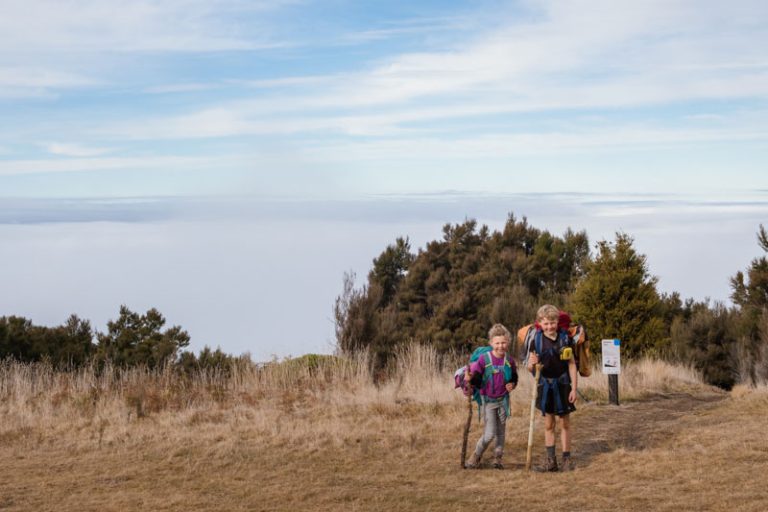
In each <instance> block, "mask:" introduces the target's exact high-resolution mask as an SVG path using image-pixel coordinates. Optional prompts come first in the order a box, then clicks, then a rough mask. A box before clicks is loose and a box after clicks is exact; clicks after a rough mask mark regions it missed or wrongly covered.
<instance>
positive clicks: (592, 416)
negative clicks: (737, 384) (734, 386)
mask: <svg viewBox="0 0 768 512" xmlns="http://www.w3.org/2000/svg"><path fill="white" fill-rule="evenodd" d="M727 396H728V395H727V394H726V393H714V392H713V393H707V394H701V393H699V394H697V395H695V396H694V395H690V394H687V393H673V394H666V395H655V396H653V397H649V398H648V399H645V400H643V401H641V402H630V403H628V404H623V405H620V406H618V407H616V406H610V405H600V406H592V405H588V406H587V407H585V410H584V412H586V413H587V414H576V415H574V416H575V417H574V427H575V428H576V429H577V431H578V432H579V433H580V434H579V441H578V452H579V465H580V466H582V467H584V466H587V465H589V463H590V462H591V461H592V459H593V458H594V457H595V456H596V455H599V454H601V453H607V452H611V451H614V450H616V449H619V448H623V449H625V450H630V451H632V450H644V449H649V448H654V447H657V446H660V445H663V444H664V443H665V442H666V440H667V439H669V438H670V437H672V435H673V434H675V433H676V432H678V431H679V430H680V429H682V428H685V427H684V424H683V423H681V421H680V418H681V417H682V416H684V415H690V414H692V413H695V412H697V411H704V410H707V409H712V408H714V407H717V405H718V404H719V403H720V402H721V401H722V400H724V399H725V398H726V397H727Z"/></svg>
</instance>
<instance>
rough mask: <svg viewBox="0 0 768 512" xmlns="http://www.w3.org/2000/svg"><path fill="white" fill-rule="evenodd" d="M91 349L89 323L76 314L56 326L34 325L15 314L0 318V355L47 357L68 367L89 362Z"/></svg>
mask: <svg viewBox="0 0 768 512" xmlns="http://www.w3.org/2000/svg"><path fill="white" fill-rule="evenodd" d="M94 348H95V346H94V344H93V331H92V330H91V324H90V322H88V321H87V320H81V319H80V318H78V317H77V315H71V316H70V317H69V318H68V319H67V321H66V322H65V323H64V324H63V325H60V326H56V327H46V326H41V325H34V324H33V323H32V321H31V320H28V319H26V318H23V317H18V316H10V317H0V358H4V357H13V358H14V359H17V360H19V361H26V362H32V361H41V360H46V361H49V362H50V363H51V364H53V365H54V366H56V367H57V368H67V367H75V366H79V365H81V364H83V363H85V362H86V361H88V360H89V359H90V357H91V355H92V354H93V351H94Z"/></svg>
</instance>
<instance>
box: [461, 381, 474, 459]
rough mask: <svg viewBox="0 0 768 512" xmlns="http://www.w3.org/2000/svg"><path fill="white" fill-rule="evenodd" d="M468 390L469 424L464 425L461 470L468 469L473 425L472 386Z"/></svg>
mask: <svg viewBox="0 0 768 512" xmlns="http://www.w3.org/2000/svg"><path fill="white" fill-rule="evenodd" d="M467 389H468V391H469V393H468V394H467V423H466V424H465V425H464V436H463V437H462V439H461V469H466V466H465V463H466V462H467V442H468V441H469V426H470V425H471V424H472V386H469V387H468V388H467Z"/></svg>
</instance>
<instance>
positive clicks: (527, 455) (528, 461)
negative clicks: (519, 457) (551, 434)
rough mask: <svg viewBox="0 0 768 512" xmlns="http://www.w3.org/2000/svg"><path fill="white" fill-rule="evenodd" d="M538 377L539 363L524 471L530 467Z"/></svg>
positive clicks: (532, 392)
mask: <svg viewBox="0 0 768 512" xmlns="http://www.w3.org/2000/svg"><path fill="white" fill-rule="evenodd" d="M539 377H541V365H540V364H537V365H536V375H535V377H534V383H533V390H532V391H531V423H530V425H529V426H528V452H527V453H526V454H525V470H526V471H530V469H531V451H532V449H533V422H534V419H535V417H536V391H537V389H538V387H539Z"/></svg>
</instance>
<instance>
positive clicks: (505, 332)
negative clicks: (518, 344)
mask: <svg viewBox="0 0 768 512" xmlns="http://www.w3.org/2000/svg"><path fill="white" fill-rule="evenodd" d="M496 336H504V337H505V338H507V340H511V339H512V334H510V332H509V329H507V328H506V327H504V325H502V324H493V327H491V328H490V330H489V331H488V340H492V339H493V338H495V337H496Z"/></svg>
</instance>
